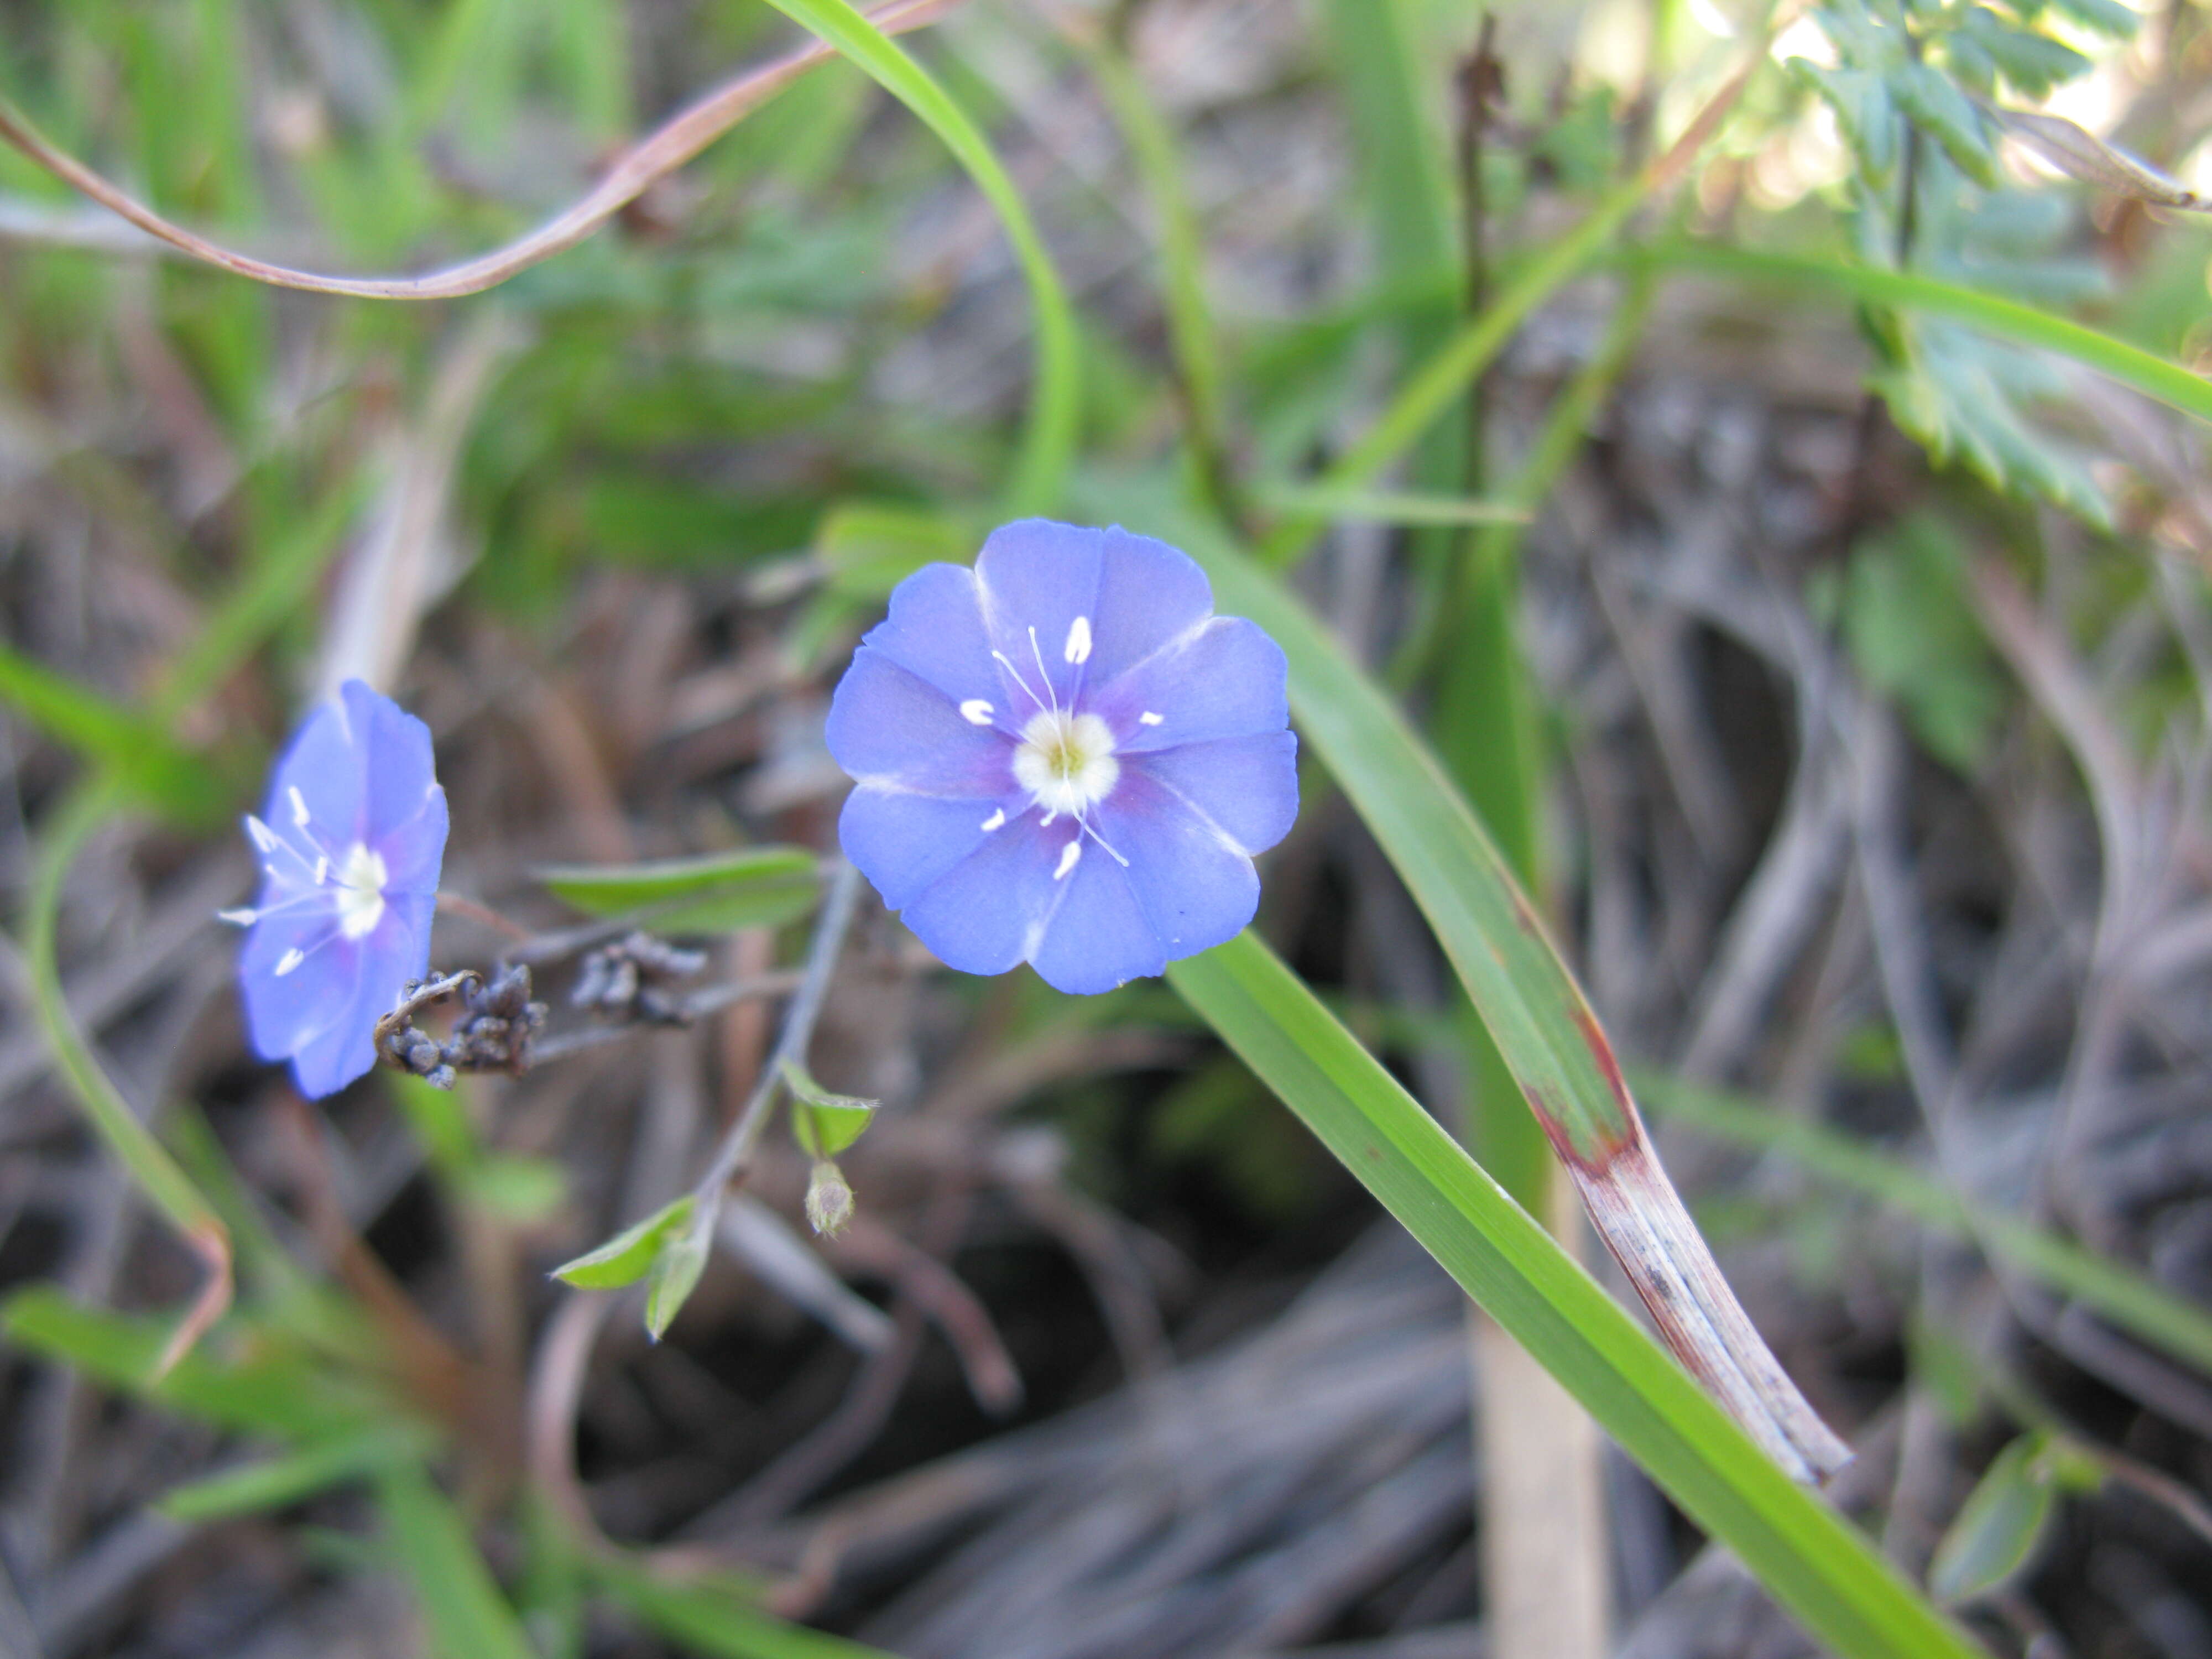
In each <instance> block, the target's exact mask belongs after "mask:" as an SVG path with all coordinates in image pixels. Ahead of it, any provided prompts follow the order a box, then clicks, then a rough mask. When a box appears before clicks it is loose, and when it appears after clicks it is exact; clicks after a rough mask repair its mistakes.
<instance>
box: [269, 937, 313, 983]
mask: <svg viewBox="0 0 2212 1659" xmlns="http://www.w3.org/2000/svg"><path fill="white" fill-rule="evenodd" d="M306 960H307V952H306V951H301V949H299V948H298V947H297V946H296V945H295V947H293V948H292V949H291V950H289V951H285V952H284V954H283V956H281V957H277V958H276V977H277V978H279V979H282V978H283V977H284V975H287V974H289V973H290V972H291V971H292V970H293V969H295V968H297V967H298V966H299V965H300V964H301V963H303V962H305V961H306Z"/></svg>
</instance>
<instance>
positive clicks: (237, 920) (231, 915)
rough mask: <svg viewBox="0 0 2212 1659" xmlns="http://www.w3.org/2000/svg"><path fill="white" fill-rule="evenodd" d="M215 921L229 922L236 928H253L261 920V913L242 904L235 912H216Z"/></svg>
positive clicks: (250, 906) (248, 905)
mask: <svg viewBox="0 0 2212 1659" xmlns="http://www.w3.org/2000/svg"><path fill="white" fill-rule="evenodd" d="M215 919H216V921H227V922H228V923H229V924H230V925H231V926H232V927H252V926H253V924H254V923H255V922H257V921H260V920H261V912H259V911H258V910H257V909H255V908H253V907H252V905H250V904H241V905H240V906H239V908H237V909H235V910H218V911H216V913H215Z"/></svg>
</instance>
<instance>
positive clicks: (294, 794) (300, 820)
mask: <svg viewBox="0 0 2212 1659" xmlns="http://www.w3.org/2000/svg"><path fill="white" fill-rule="evenodd" d="M284 793H286V794H288V795H289V796H290V797H291V798H292V823H293V824H294V825H295V827H296V828H298V829H306V828H307V826H308V825H309V824H310V823H313V822H314V821H315V815H314V814H313V813H312V812H310V811H308V810H307V797H306V796H305V795H303V794H301V793H300V786H299V785H298V784H296V783H295V784H294V785H293V786H292V787H290V788H289V789H287V790H286V791H285V792H284Z"/></svg>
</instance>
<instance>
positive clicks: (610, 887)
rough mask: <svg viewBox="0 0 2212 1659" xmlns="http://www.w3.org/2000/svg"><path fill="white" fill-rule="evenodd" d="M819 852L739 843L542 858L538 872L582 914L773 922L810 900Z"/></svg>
mask: <svg viewBox="0 0 2212 1659" xmlns="http://www.w3.org/2000/svg"><path fill="white" fill-rule="evenodd" d="M817 862H818V861H817V859H816V857H815V855H814V854H812V853H810V852H808V851H807V850H806V848H804V847H741V848H737V849H735V850H734V851H732V852H727V853H708V854H704V855H703V856H701V857H698V858H686V859H659V860H654V861H653V862H651V863H648V864H562V865H544V866H539V867H538V869H536V870H535V871H533V872H532V874H534V875H535V876H536V877H537V878H538V880H540V881H542V882H544V884H546V886H547V887H549V888H550V889H551V890H553V892H554V893H555V894H556V895H557V896H559V897H560V898H562V899H563V900H564V901H566V902H568V903H569V904H572V905H574V906H575V908H577V909H579V910H581V911H583V912H584V913H585V914H586V915H594V916H626V915H633V914H635V915H646V914H647V913H650V915H651V918H652V921H653V926H654V927H658V928H660V929H662V930H664V931H667V932H678V933H684V932H691V933H701V932H706V931H708V930H709V929H713V930H720V929H723V928H730V927H775V926H776V925H777V924H779V923H781V922H786V921H791V920H792V919H793V917H795V916H800V915H805V913H806V912H807V911H809V910H811V908H814V902H815V900H816V899H817V897H818V896H820V893H821V888H822V879H821V872H820V871H819V870H818V868H817Z"/></svg>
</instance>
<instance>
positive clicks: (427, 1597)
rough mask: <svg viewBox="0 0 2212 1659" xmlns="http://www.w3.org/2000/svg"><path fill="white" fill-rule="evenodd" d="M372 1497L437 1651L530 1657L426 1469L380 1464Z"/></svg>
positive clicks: (498, 1658) (462, 1526)
mask: <svg viewBox="0 0 2212 1659" xmlns="http://www.w3.org/2000/svg"><path fill="white" fill-rule="evenodd" d="M376 1500H377V1508H378V1509H379V1510H381V1511H382V1513H383V1516H384V1528H385V1533H386V1537H387V1539H388V1541H389V1542H390V1544H391V1547H392V1554H393V1556H394V1557H395V1558H396V1559H397V1560H398V1563H399V1566H400V1570H401V1571H402V1572H404V1574H405V1575H406V1577H407V1581H408V1583H410V1585H412V1586H413V1587H414V1590H415V1595H416V1600H417V1601H419V1602H420V1603H421V1604H422V1622H423V1623H424V1624H425V1625H427V1626H428V1627H429V1632H430V1645H431V1647H432V1648H433V1649H434V1650H435V1651H436V1652H437V1653H438V1654H439V1655H440V1656H441V1659H537V1654H536V1651H535V1650H533V1649H532V1647H531V1645H530V1638H528V1637H527V1636H526V1635H525V1634H524V1633H523V1629H522V1621H521V1620H520V1618H518V1617H517V1616H516V1614H515V1611H514V1609H513V1607H511V1606H510V1605H508V1602H507V1597H506V1596H504V1595H501V1593H500V1588H499V1583H498V1581H497V1580H495V1578H493V1577H492V1576H491V1569H490V1568H489V1566H487V1565H484V1559H483V1556H482V1555H481V1554H480V1553H477V1545H476V1540H475V1539H473V1538H471V1537H470V1536H469V1528H468V1525H467V1523H466V1522H464V1521H463V1520H462V1519H461V1516H460V1512H459V1510H455V1509H454V1508H453V1504H450V1503H448V1502H447V1499H446V1497H445V1494H444V1493H442V1492H440V1491H439V1490H438V1489H437V1487H435V1486H433V1485H431V1483H430V1477H429V1476H428V1475H427V1474H424V1473H423V1472H422V1470H421V1469H420V1468H400V1469H391V1470H387V1471H386V1472H385V1474H383V1476H382V1478H381V1479H380V1480H378V1481H377V1483H376Z"/></svg>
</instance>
